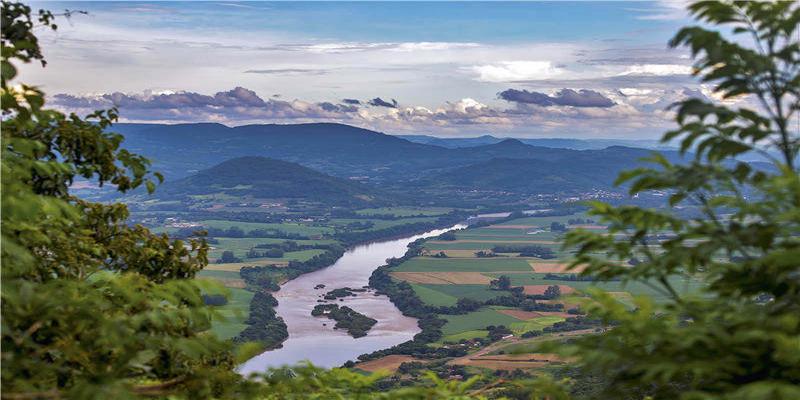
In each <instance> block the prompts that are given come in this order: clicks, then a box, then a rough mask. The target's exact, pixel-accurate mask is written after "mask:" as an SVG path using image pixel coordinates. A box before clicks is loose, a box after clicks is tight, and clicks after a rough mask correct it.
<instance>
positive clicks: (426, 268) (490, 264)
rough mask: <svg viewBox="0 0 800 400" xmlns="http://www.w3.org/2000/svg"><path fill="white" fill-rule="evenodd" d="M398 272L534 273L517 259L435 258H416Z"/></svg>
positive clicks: (528, 266) (521, 260)
mask: <svg viewBox="0 0 800 400" xmlns="http://www.w3.org/2000/svg"><path fill="white" fill-rule="evenodd" d="M394 271H396V272H493V271H500V272H503V271H523V272H526V271H532V269H531V266H530V264H528V261H527V259H525V258H517V257H514V258H512V257H494V258H474V259H469V258H455V259H450V258H434V257H416V258H413V259H411V260H408V261H406V262H404V263H402V264H400V266H398V267H397V268H395V269H394Z"/></svg>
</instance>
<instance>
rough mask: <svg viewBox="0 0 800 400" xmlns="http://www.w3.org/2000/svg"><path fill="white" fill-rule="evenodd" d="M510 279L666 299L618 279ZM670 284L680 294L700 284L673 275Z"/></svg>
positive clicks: (529, 276)
mask: <svg viewBox="0 0 800 400" xmlns="http://www.w3.org/2000/svg"><path fill="white" fill-rule="evenodd" d="M486 275H487V276H491V277H493V278H497V277H499V276H500V275H504V274H497V273H487V274H486ZM505 275H507V276H508V277H509V278H510V279H511V284H512V285H514V286H523V285H566V286H569V287H572V288H575V289H577V290H583V289H586V288H589V287H599V288H601V289H603V290H605V291H607V292H628V293H630V294H631V295H633V296H638V295H648V296H651V297H653V299H654V300H656V301H663V300H666V297H665V296H664V294H663V293H660V292H658V291H656V290H653V288H651V287H650V286H648V285H646V284H644V283H641V282H630V283H628V284H624V283H623V282H620V281H613V282H572V281H557V280H545V279H542V278H543V277H544V275H545V274H537V273H527V274H505ZM669 281H670V283H671V284H672V286H673V287H674V288H675V290H676V291H678V292H679V293H682V294H690V293H699V292H700V291H701V288H702V284H701V283H700V282H699V281H697V280H692V279H683V278H678V277H673V278H670V279H669Z"/></svg>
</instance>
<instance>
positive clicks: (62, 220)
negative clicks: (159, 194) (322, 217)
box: [0, 1, 239, 398]
mask: <svg viewBox="0 0 800 400" xmlns="http://www.w3.org/2000/svg"><path fill="white" fill-rule="evenodd" d="M70 14H71V13H70V12H67V14H66V15H67V16H68V15H70ZM54 18H55V16H54V15H53V14H52V13H49V12H47V11H39V13H38V15H35V14H33V13H32V10H31V9H30V7H28V6H25V5H23V4H20V3H13V2H7V1H3V2H2V88H1V91H0V98H1V99H2V114H3V129H2V140H3V148H2V281H3V291H2V315H3V318H2V385H3V397H4V398H56V397H70V398H109V397H130V396H134V395H160V394H168V393H174V394H185V395H187V396H190V397H195V398H197V397H210V396H224V395H225V393H226V392H227V391H228V388H229V387H230V386H229V385H228V384H229V383H230V382H235V381H237V380H238V379H239V378H238V376H237V375H236V374H235V373H234V372H233V371H232V366H233V364H234V362H235V360H234V357H233V355H232V353H231V352H230V349H229V346H228V345H227V344H226V343H224V342H222V341H219V340H218V339H216V338H215V337H214V336H213V335H208V334H205V332H206V331H207V330H208V329H209V328H210V320H211V318H212V314H211V312H210V311H209V309H208V308H206V307H205V305H204V301H203V297H202V296H201V289H202V290H203V291H204V292H206V293H209V294H217V293H219V290H220V289H219V288H216V287H212V286H208V284H207V283H204V281H201V280H194V279H193V278H194V276H195V274H196V273H197V272H198V271H199V270H200V269H201V268H202V267H203V266H204V265H205V264H206V263H207V258H206V253H207V246H206V244H205V243H204V242H203V241H202V240H190V241H188V242H184V241H180V240H171V239H170V238H168V237H167V236H165V235H155V234H153V233H151V232H149V231H148V230H147V229H145V228H143V227H141V226H128V225H127V224H126V219H127V217H128V210H127V208H126V207H125V206H124V205H122V204H100V203H92V202H88V201H84V200H81V199H78V198H76V197H74V196H71V195H70V191H69V187H70V185H71V184H72V182H73V181H74V180H75V179H87V180H92V181H93V182H95V183H97V184H98V185H107V184H110V185H112V186H114V187H115V188H116V189H117V190H118V191H120V192H126V191H129V190H132V189H135V188H137V187H140V186H143V187H145V188H146V189H147V190H148V191H150V192H152V191H153V190H154V189H155V186H156V183H157V182H159V181H161V179H162V178H161V176H160V175H159V174H157V173H151V172H150V171H149V162H148V161H147V160H146V159H144V158H143V157H140V156H138V155H135V154H132V153H130V152H128V151H126V150H124V149H122V148H121V147H120V145H121V142H122V136H120V135H117V134H113V133H106V130H107V128H109V127H110V125H111V123H112V122H113V121H114V120H115V119H116V116H117V113H116V110H108V111H98V112H96V113H93V114H91V115H89V116H88V117H86V118H81V117H79V116H77V115H64V114H62V113H59V112H56V111H53V110H48V109H46V108H44V94H43V93H42V92H41V91H39V90H38V89H37V88H35V87H31V86H27V85H24V84H18V83H15V82H13V80H14V78H15V76H16V74H17V63H19V62H25V63H26V62H31V61H39V62H41V63H42V64H44V57H43V55H42V52H41V50H40V48H39V46H38V42H37V40H36V36H35V35H34V33H33V29H35V28H37V27H43V28H51V29H55V28H56V26H55V25H54V24H53V19H54ZM214 292H217V293H214Z"/></svg>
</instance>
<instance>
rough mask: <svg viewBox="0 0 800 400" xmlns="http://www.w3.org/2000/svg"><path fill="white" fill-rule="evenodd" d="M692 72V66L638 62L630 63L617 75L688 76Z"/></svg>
mask: <svg viewBox="0 0 800 400" xmlns="http://www.w3.org/2000/svg"><path fill="white" fill-rule="evenodd" d="M691 73H692V67H690V66H688V65H680V64H639V65H631V66H629V67H628V68H627V69H626V70H625V71H624V72H622V73H620V74H619V75H621V76H625V75H650V76H668V75H682V76H688V75H690V74H691Z"/></svg>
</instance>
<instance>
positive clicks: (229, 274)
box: [197, 269, 241, 279]
mask: <svg viewBox="0 0 800 400" xmlns="http://www.w3.org/2000/svg"><path fill="white" fill-rule="evenodd" d="M197 276H200V277H204V278H218V279H239V278H241V277H240V276H239V272H237V271H211V270H207V269H204V270H202V271H200V272H198V273H197Z"/></svg>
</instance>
